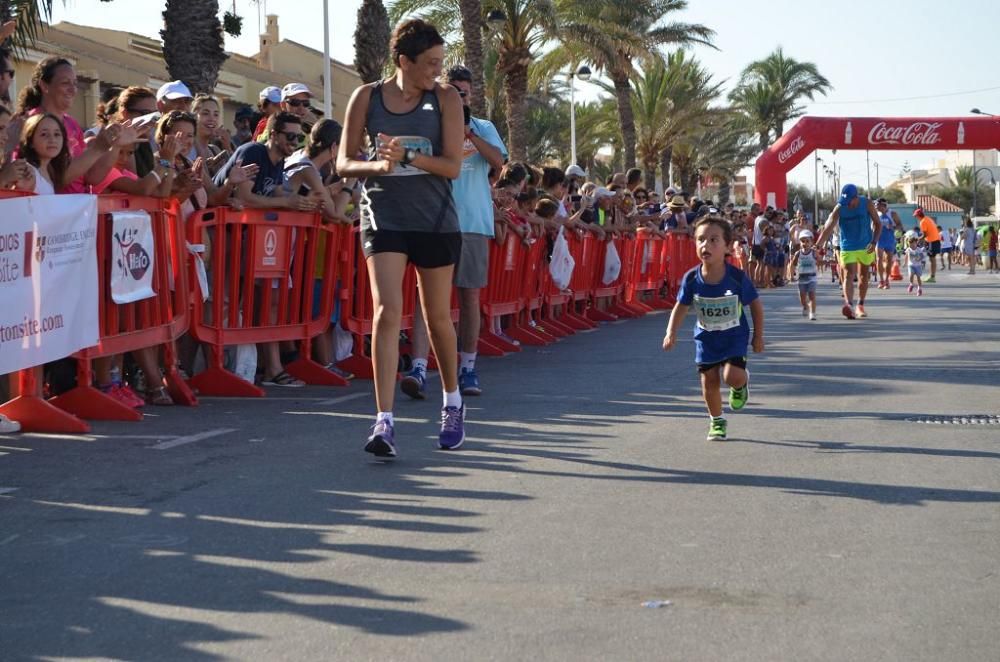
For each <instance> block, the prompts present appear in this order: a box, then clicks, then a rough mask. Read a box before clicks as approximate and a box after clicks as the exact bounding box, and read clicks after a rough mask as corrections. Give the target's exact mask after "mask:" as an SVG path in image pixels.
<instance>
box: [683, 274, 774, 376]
mask: <svg viewBox="0 0 1000 662" xmlns="http://www.w3.org/2000/svg"><path fill="white" fill-rule="evenodd" d="M677 300H678V301H679V302H680V303H682V304H684V305H685V306H692V307H694V310H695V313H696V314H697V315H698V322H697V323H696V324H695V326H694V346H695V357H694V360H695V363H699V364H710V363H719V362H720V361H725V360H726V359H730V358H736V357H743V356H746V355H747V345H748V344H749V343H750V324H749V323H748V322H747V316H746V311H744V309H743V308H744V306H748V305H750V304H751V303H752V302H754V301H756V300H757V289H756V288H755V287H754V286H753V283H752V282H751V281H750V279H749V278H747V275H746V274H745V273H743V272H742V271H741V270H739V269H737V268H736V267H734V266H733V265H731V264H726V275H725V276H723V277H722V280H721V281H719V282H718V283H714V284H713V283H706V282H705V281H704V280H703V278H702V275H701V265H698V266H697V267H695V268H694V269H692V270H691V271H689V272H687V273H686V274H684V277H683V278H682V279H681V289H680V293H679V294H678V295H677Z"/></svg>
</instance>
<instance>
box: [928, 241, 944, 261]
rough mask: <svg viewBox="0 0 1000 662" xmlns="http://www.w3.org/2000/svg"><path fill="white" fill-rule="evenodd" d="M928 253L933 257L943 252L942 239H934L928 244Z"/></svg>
mask: <svg viewBox="0 0 1000 662" xmlns="http://www.w3.org/2000/svg"><path fill="white" fill-rule="evenodd" d="M927 254H928V255H930V256H931V257H934V256H935V255H940V254H941V240H940V239H938V240H937V241H932V242H930V243H929V244H928V245H927Z"/></svg>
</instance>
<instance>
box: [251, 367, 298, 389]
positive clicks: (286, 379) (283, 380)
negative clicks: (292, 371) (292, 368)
mask: <svg viewBox="0 0 1000 662" xmlns="http://www.w3.org/2000/svg"><path fill="white" fill-rule="evenodd" d="M261 385H263V386H288V387H291V388H299V387H301V386H305V385H306V383H305V382H304V381H301V380H299V379H295V378H294V377H292V376H291V375H289V374H288V373H287V372H285V371H284V370H282V371H281V372H279V373H278V374H276V375H275V376H274V377H271V378H270V379H265V380H264V381H262V382H261Z"/></svg>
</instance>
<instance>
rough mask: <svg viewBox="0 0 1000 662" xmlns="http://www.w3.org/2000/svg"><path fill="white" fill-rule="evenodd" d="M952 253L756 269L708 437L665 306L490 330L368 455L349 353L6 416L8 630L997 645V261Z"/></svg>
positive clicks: (716, 649) (106, 651)
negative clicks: (461, 416)
mask: <svg viewBox="0 0 1000 662" xmlns="http://www.w3.org/2000/svg"><path fill="white" fill-rule="evenodd" d="M962 276H963V274H959V273H956V272H954V271H953V272H952V273H950V274H948V273H945V274H943V275H941V276H940V277H939V282H938V284H936V285H928V286H926V287H925V295H924V296H923V297H920V298H917V297H916V296H912V295H907V294H906V292H905V288H903V287H899V286H898V285H897V286H894V287H893V289H891V290H889V291H888V292H881V291H877V290H874V291H873V292H872V294H871V296H870V298H869V303H868V306H867V308H868V312H869V314H870V318H869V319H866V320H858V321H847V320H844V319H843V318H842V317H840V314H839V303H838V300H837V297H836V292H835V290H834V288H833V287H832V286H830V285H829V283H827V282H822V280H821V283H820V288H819V289H820V306H819V316H820V318H819V320H818V321H815V322H810V321H808V320H805V319H803V318H802V316H801V314H800V308H799V306H798V301H797V290H796V288H795V287H794V286H792V287H786V288H783V289H780V290H768V291H765V292H764V293H763V297H764V302H765V308H766V315H767V327H766V328H767V333H766V335H767V341H768V347H767V352H766V353H765V354H763V355H752V356H751V359H750V366H751V370H752V375H753V384H752V393H751V401H750V404H749V405H748V407H747V409H746V410H744V411H743V412H740V413H738V414H734V415H731V416H730V417H729V421H730V422H729V433H730V436H731V439H730V441H727V442H725V443H713V442H706V441H705V440H704V438H705V433H706V432H707V427H708V419H707V415H706V413H705V411H704V405H703V404H702V403H701V397H700V389H699V385H698V378H697V373H696V371H695V368H694V365H693V348H692V347H691V341H690V340H689V337H690V336H689V331H690V324H691V321H690V319H689V321H688V324H687V331H685V333H684V338H685V340H684V341H683V342H681V343H679V346H678V348H677V349H675V350H674V351H673V352H671V353H669V354H665V353H663V352H662V351H661V350H660V349H659V344H660V340H661V337H662V332H663V329H664V327H665V325H666V316H665V315H663V314H658V315H651V316H647V317H646V318H644V319H641V320H636V321H629V322H624V323H615V324H609V325H605V326H604V327H603V328H602V329H601V330H599V331H595V332H591V333H585V334H578V335H576V336H574V337H572V338H569V339H566V340H565V341H563V342H560V343H558V344H556V345H554V346H551V347H546V348H541V349H534V348H526V349H525V351H523V352H521V353H520V354H516V355H511V356H508V357H505V358H503V359H484V360H481V378H482V382H483V387H484V390H485V395H484V396H483V397H481V398H478V399H470V400H469V401H468V402H469V407H470V410H469V419H470V423H469V433H470V439H469V440H468V442H467V446H466V447H465V448H464V449H463V450H461V451H460V452H453V453H448V452H443V451H438V450H436V448H435V444H434V439H435V437H436V421H437V419H438V407H439V406H440V405H439V403H438V400H437V396H436V395H433V396H431V397H429V398H428V400H427V401H425V402H411V401H407V400H406V399H405V397H404V398H403V400H401V401H399V402H398V404H397V407H396V412H395V413H396V417H397V421H398V425H397V436H398V439H399V443H400V452H401V457H400V459H399V460H397V461H396V462H394V463H378V462H373V461H372V460H371V458H370V457H368V456H366V455H365V454H364V453H363V452H362V451H361V447H362V445H363V442H364V437H365V435H366V434H367V430H368V426H369V425H370V424H371V418H372V398H371V395H370V394H371V385H370V384H368V383H359V384H355V385H352V386H351V387H350V388H347V389H338V390H331V389H318V388H316V389H314V388H307V389H300V390H291V389H286V390H281V389H271V391H270V392H271V394H272V396H273V397H271V398H268V399H265V400H222V399H205V400H203V401H202V405H201V407H199V408H198V409H197V410H182V409H179V408H177V409H172V410H149V411H148V412H147V413H148V414H149V416H147V419H146V420H145V421H143V422H142V423H138V424H110V423H100V424H97V425H95V426H94V428H95V431H94V433H93V434H91V435H85V436H62V437H59V436H53V437H42V436H38V435H20V436H2V435H0V659H3V660H32V659H34V660H43V659H44V660H49V659H127V660H170V661H176V660H220V659H254V660H308V659H342V660H352V661H353V660H503V661H507V660H524V659H532V660H679V661H681V660H682V661H697V660H704V661H718V660H727V661H729V660H755V661H756V660H760V661H765V660H766V661H773V660H794V661H799V660H810V661H814V660H830V661H842V660H879V661H883V660H900V661H906V662H914V661H924V660H925V661H928V662H941V661H945V660H947V661H949V662H958V661H966V660H968V661H970V662H973V661H975V662H980V661H983V660H997V659H1000V634H998V632H997V623H1000V566H998V561H997V559H1000V470H998V469H1000V421H998V420H997V419H996V418H992V419H991V418H989V417H990V416H992V417H996V416H997V415H1000V404H998V402H1000V397H998V396H1000V370H998V368H1000V350H998V340H1000V306H998V305H997V299H998V296H1000V277H995V276H992V275H987V274H979V275H977V276H975V277H973V278H963V277H962ZM437 386H438V382H437V381H436V379H435V380H433V381H432V382H430V383H429V385H428V388H429V391H430V392H431V393H433V392H434V391H435V390H436V388H437ZM963 419H964V420H965V421H967V423H964V424H963V423H962V421H963ZM990 421H994V423H992V424H989V422H990ZM657 601H658V602H657ZM650 602H654V604H660V605H662V606H659V607H656V606H644V603H650ZM668 602H669V604H666V603H668Z"/></svg>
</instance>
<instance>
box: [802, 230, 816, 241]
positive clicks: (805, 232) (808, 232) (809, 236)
mask: <svg viewBox="0 0 1000 662" xmlns="http://www.w3.org/2000/svg"><path fill="white" fill-rule="evenodd" d="M812 238H813V233H812V230H803V231H802V232H800V233H799V240H800V241H801V240H802V239H812Z"/></svg>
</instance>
